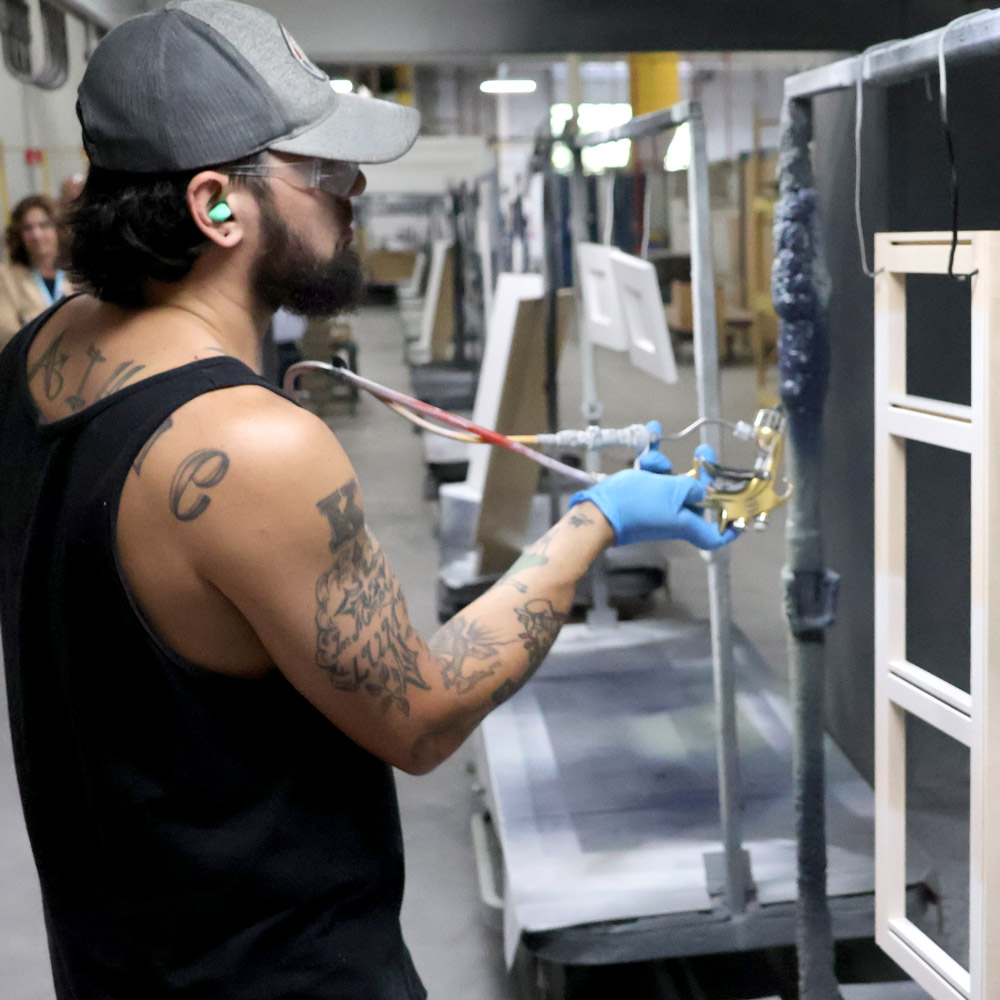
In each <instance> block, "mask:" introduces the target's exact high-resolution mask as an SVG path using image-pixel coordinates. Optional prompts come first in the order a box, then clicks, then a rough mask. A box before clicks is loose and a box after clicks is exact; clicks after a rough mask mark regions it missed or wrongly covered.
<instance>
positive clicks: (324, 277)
mask: <svg viewBox="0 0 1000 1000" xmlns="http://www.w3.org/2000/svg"><path fill="white" fill-rule="evenodd" d="M259 205H260V225H261V246H260V250H259V252H258V254H257V259H256V260H255V261H254V264H253V270H252V272H251V275H250V280H251V282H252V285H253V289H254V292H255V293H256V295H257V297H258V298H259V299H260V301H261V302H262V303H263V304H264V305H265V306H267V308H268V309H270V310H272V311H274V312H277V310H278V309H287V310H288V311H289V312H293V313H297V314H298V315H300V316H334V315H336V314H337V313H340V312H343V311H345V310H348V309H352V308H353V307H354V306H356V305H357V304H358V301H359V300H360V298H361V291H362V289H363V287H364V278H363V276H362V273H361V263H360V261H359V260H358V255H357V254H356V253H355V252H354V251H353V250H349V249H346V248H345V249H343V250H337V251H336V252H335V253H334V254H333V256H331V257H323V256H321V255H320V254H318V253H316V251H315V250H313V249H312V248H311V247H309V246H308V245H307V244H306V242H305V241H304V240H303V239H301V238H300V237H299V236H297V235H296V234H295V233H293V232H291V230H290V229H289V228H288V226H287V225H286V224H285V222H284V220H283V219H282V218H281V216H280V215H279V214H278V212H277V209H276V208H275V207H274V204H273V203H272V202H271V200H270V198H267V197H266V196H265V197H264V198H261V199H259Z"/></svg>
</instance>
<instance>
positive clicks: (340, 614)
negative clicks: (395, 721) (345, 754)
mask: <svg viewBox="0 0 1000 1000" xmlns="http://www.w3.org/2000/svg"><path fill="white" fill-rule="evenodd" d="M357 495H358V483H357V480H354V479H352V480H351V481H350V482H349V483H348V484H347V485H346V486H344V487H342V488H341V489H339V490H335V491H334V492H333V493H331V494H330V495H329V496H327V497H324V498H323V499H322V500H320V501H319V503H318V504H317V505H316V506H317V508H318V509H319V511H320V513H321V514H323V515H324V516H325V517H326V518H327V520H328V521H329V522H330V534H331V540H330V551H331V552H332V553H333V565H332V566H331V567H330V569H329V570H328V571H327V572H326V573H324V574H323V575H322V576H320V578H319V579H318V580H317V582H316V605H317V610H316V663H317V665H318V666H320V667H322V669H323V670H325V671H326V673H327V675H328V676H329V678H330V681H331V682H332V684H333V686H334V687H336V688H337V689H338V690H340V691H360V690H364V691H366V692H367V693H368V694H370V695H371V696H372V697H374V698H377V699H378V700H379V703H380V706H381V708H382V710H383V711H384V712H387V711H388V710H389V709H390V708H392V707H393V706H395V707H396V708H398V709H399V710H400V711H401V712H402V713H403V714H404V715H409V712H410V701H409V690H410V688H418V689H419V690H421V691H429V690H430V685H428V684H427V682H426V681H425V680H424V679H423V677H422V676H421V674H420V669H419V665H418V657H419V654H420V652H421V651H422V650H423V649H425V648H426V647H425V646H424V644H423V641H422V640H421V638H420V636H419V635H418V633H417V631H416V629H415V628H413V626H412V625H411V624H410V622H409V615H408V614H407V610H406V600H405V599H404V597H403V594H402V591H401V589H400V586H399V581H398V580H397V579H396V576H395V574H394V573H393V572H392V570H391V569H390V567H389V563H388V561H387V560H386V558H385V556H384V555H383V553H382V550H381V549H380V548H379V547H378V544H377V543H376V542H375V540H374V539H373V538H372V537H371V535H370V534H369V533H368V531H367V529H366V527H365V520H364V513H363V511H362V510H361V507H360V506H359V505H358V500H357ZM404 622H405V624H404Z"/></svg>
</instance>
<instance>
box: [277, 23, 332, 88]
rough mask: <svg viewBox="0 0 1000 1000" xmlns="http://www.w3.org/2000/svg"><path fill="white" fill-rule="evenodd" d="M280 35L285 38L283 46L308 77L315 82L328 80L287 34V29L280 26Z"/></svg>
mask: <svg viewBox="0 0 1000 1000" xmlns="http://www.w3.org/2000/svg"><path fill="white" fill-rule="evenodd" d="M281 33H282V35H284V36H285V44H286V45H287V46H288V51H289V52H291V54H292V55H293V56H294V57H295V61H296V62H297V63H298V64H299V65H300V66H301V67H302V68H303V69H304V70H305V71H306V72H307V73H309V74H310V75H312V76H314V77H316V79H317V80H329V79H330V78H329V77H328V76H327V75H326V73H324V72H323V71H322V70H321V69H320V68H319V66H317V65H316V64H315V63H314V62H313V61H312V60H311V59H310V58H309V56H307V55H306V54H305V53H304V52H303V51H302V49H301V48H300V47H299V43H298V42H297V41H295V39H294V38H292V36H291V35H290V34H289V33H288V29H287V28H286V27H285V26H284V25H281Z"/></svg>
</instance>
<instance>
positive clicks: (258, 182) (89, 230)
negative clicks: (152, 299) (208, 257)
mask: <svg viewBox="0 0 1000 1000" xmlns="http://www.w3.org/2000/svg"><path fill="white" fill-rule="evenodd" d="M257 159H258V157H257V156H253V157H251V158H249V159H248V160H241V161H240V162H241V163H247V162H256V161H257ZM229 166H234V164H224V165H221V166H218V167H214V168H213V167H203V168H199V169H198V170H187V171H183V172H180V173H160V174H135V173H121V172H118V171H111V170H102V169H101V168H99V167H94V166H92V167H91V168H90V172H89V173H88V175H87V181H86V184H85V185H84V188H83V191H82V192H81V193H80V196H79V197H78V198H77V199H76V201H75V203H74V205H73V210H72V215H71V218H70V224H71V226H72V231H73V238H72V242H71V244H70V273H71V275H72V278H73V280H74V281H76V282H78V283H79V284H80V285H82V286H83V287H85V288H87V289H88V290H89V291H90V292H92V293H93V294H94V295H95V296H97V298H99V299H101V301H103V302H111V303H113V304H115V305H119V306H126V307H129V306H141V305H142V304H143V303H144V301H145V293H146V282H147V281H148V280H150V279H152V280H154V281H166V282H175V281H180V280H181V279H182V278H184V277H185V276H186V275H187V274H188V272H189V271H190V270H191V268H192V266H193V265H194V262H195V261H196V260H197V259H198V257H199V256H200V255H201V254H202V252H203V251H204V250H205V248H206V245H207V243H208V241H207V240H206V239H205V236H204V234H203V233H202V232H201V230H200V229H199V228H198V227H197V226H196V225H195V223H194V220H193V219H192V218H191V212H190V210H189V209H188V205H187V186H188V183H189V182H190V180H191V178H192V177H194V176H195V174H197V173H200V172H201V170H203V169H217V170H220V171H221V172H223V173H225V171H226V168H227V167H229ZM230 183H231V184H232V185H233V186H234V187H241V186H242V187H246V188H249V189H250V190H251V191H252V192H253V193H254V195H255V196H256V197H257V198H258V199H260V198H265V197H268V196H269V194H270V190H269V189H268V188H267V186H266V184H265V183H263V180H262V179H261V178H257V177H240V176H234V177H232V178H231V180H230Z"/></svg>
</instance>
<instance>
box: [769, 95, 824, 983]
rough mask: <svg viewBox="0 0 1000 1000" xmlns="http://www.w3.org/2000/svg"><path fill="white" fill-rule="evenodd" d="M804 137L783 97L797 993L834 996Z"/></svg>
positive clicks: (819, 258)
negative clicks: (792, 488) (791, 490)
mask: <svg viewBox="0 0 1000 1000" xmlns="http://www.w3.org/2000/svg"><path fill="white" fill-rule="evenodd" d="M811 138H812V105H811V102H809V101H786V103H785V106H784V109H783V111H782V130H781V148H780V157H779V164H778V169H779V179H780V199H779V201H778V204H777V207H776V211H775V219H774V250H775V258H774V266H773V270H772V274H771V294H772V298H773V300H774V307H775V310H776V312H777V314H778V317H779V333H778V365H779V373H780V393H781V399H782V402H783V404H784V407H785V415H786V418H787V421H788V443H789V445H790V460H791V467H792V477H793V479H794V481H795V483H796V491H795V494H794V495H793V496H792V498H791V502H790V505H789V511H788V519H787V522H786V529H785V541H786V546H785V552H786V565H785V568H784V570H783V571H782V575H783V577H784V581H785V612H786V615H787V617H788V625H789V639H788V657H789V674H790V679H791V684H792V702H793V712H794V719H795V740H794V759H793V764H794V787H795V809H796V827H797V829H796V833H797V838H798V925H797V928H796V943H797V950H798V964H799V993H800V996H801V997H803V1000H837V998H839V997H840V992H839V989H838V985H837V980H836V976H835V974H834V966H833V959H834V955H833V931H832V928H831V923H830V910H829V906H828V904H827V895H826V809H825V802H824V793H825V774H824V750H823V736H824V731H825V730H824V725H823V701H824V653H825V632H826V629H827V628H829V627H830V626H831V625H832V624H833V620H834V613H835V607H836V596H837V586H838V582H839V578H838V577H837V575H836V574H835V573H832V572H830V571H829V570H827V569H826V568H825V566H824V564H823V538H822V530H821V520H820V492H821V488H822V482H821V473H822V420H823V400H824V397H825V395H826V388H827V380H828V374H829V366H830V345H829V336H828V326H827V307H828V302H829V297H830V279H829V275H828V274H827V271H826V267H825V264H824V260H823V252H822V241H821V234H820V225H819V206H818V204H817V193H816V188H815V182H814V179H813V173H812V163H811V160H810V156H809V141H810V139H811Z"/></svg>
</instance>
